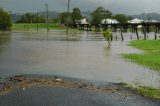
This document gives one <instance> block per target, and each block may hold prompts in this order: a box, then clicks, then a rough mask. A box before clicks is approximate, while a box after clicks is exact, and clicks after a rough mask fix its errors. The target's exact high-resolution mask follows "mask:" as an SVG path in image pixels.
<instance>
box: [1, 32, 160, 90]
mask: <svg viewBox="0 0 160 106" xmlns="http://www.w3.org/2000/svg"><path fill="white" fill-rule="evenodd" d="M114 35H115V34H114ZM124 37H125V41H124V42H121V40H120V39H121V38H120V37H119V36H118V38H119V40H118V41H113V42H112V45H111V48H107V42H106V41H104V39H103V37H102V34H101V33H94V32H75V33H70V36H69V40H68V41H67V36H66V33H65V32H61V31H54V32H50V33H48V34H46V33H44V32H42V33H35V32H11V33H3V34H1V40H0V42H1V43H0V76H1V77H2V76H10V75H15V74H21V73H24V74H57V75H64V76H68V77H73V78H82V79H87V80H96V81H104V82H105V81H109V82H127V83H131V84H132V83H134V84H143V85H151V86H154V87H159V88H160V73H159V72H156V71H153V70H150V69H147V68H144V67H142V66H139V65H136V64H134V63H131V62H128V61H125V60H123V59H121V57H120V56H119V55H118V54H121V53H135V52H140V51H139V50H136V49H133V48H132V47H129V46H126V45H127V43H128V41H129V40H130V33H127V34H124ZM2 39H3V40H2ZM4 39H5V40H4Z"/></svg>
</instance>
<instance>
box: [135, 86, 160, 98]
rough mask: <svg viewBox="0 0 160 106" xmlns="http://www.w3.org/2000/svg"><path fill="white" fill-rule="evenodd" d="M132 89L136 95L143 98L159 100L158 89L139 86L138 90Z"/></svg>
mask: <svg viewBox="0 0 160 106" xmlns="http://www.w3.org/2000/svg"><path fill="white" fill-rule="evenodd" d="M133 89H135V90H136V91H137V92H138V93H140V94H142V95H143V96H146V97H150V98H153V99H160V89H155V88H152V87H144V86H139V87H138V88H133Z"/></svg>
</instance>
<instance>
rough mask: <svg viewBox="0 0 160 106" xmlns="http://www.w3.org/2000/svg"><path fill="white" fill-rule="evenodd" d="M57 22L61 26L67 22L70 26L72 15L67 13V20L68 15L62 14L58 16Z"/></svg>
mask: <svg viewBox="0 0 160 106" xmlns="http://www.w3.org/2000/svg"><path fill="white" fill-rule="evenodd" d="M59 21H60V23H61V24H67V22H68V23H69V24H71V23H72V13H69V19H68V13H66V12H62V13H61V14H60V15H59Z"/></svg>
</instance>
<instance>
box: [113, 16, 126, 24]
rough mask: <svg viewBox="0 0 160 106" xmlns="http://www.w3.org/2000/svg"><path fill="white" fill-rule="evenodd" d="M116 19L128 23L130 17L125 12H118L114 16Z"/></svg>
mask: <svg viewBox="0 0 160 106" xmlns="http://www.w3.org/2000/svg"><path fill="white" fill-rule="evenodd" d="M114 19H117V21H119V22H120V23H122V24H124V23H127V21H128V17H127V16H126V15H124V14H116V15H115V16H114Z"/></svg>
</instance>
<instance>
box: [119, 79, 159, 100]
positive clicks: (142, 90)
mask: <svg viewBox="0 0 160 106" xmlns="http://www.w3.org/2000/svg"><path fill="white" fill-rule="evenodd" d="M119 84H120V85H121V86H123V87H125V88H127V89H130V90H133V91H135V92H137V93H139V94H140V95H142V96H145V97H149V98H152V99H158V100H160V89H157V88H153V87H147V86H138V85H136V86H133V85H130V84H127V83H123V82H122V83H119Z"/></svg>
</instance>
